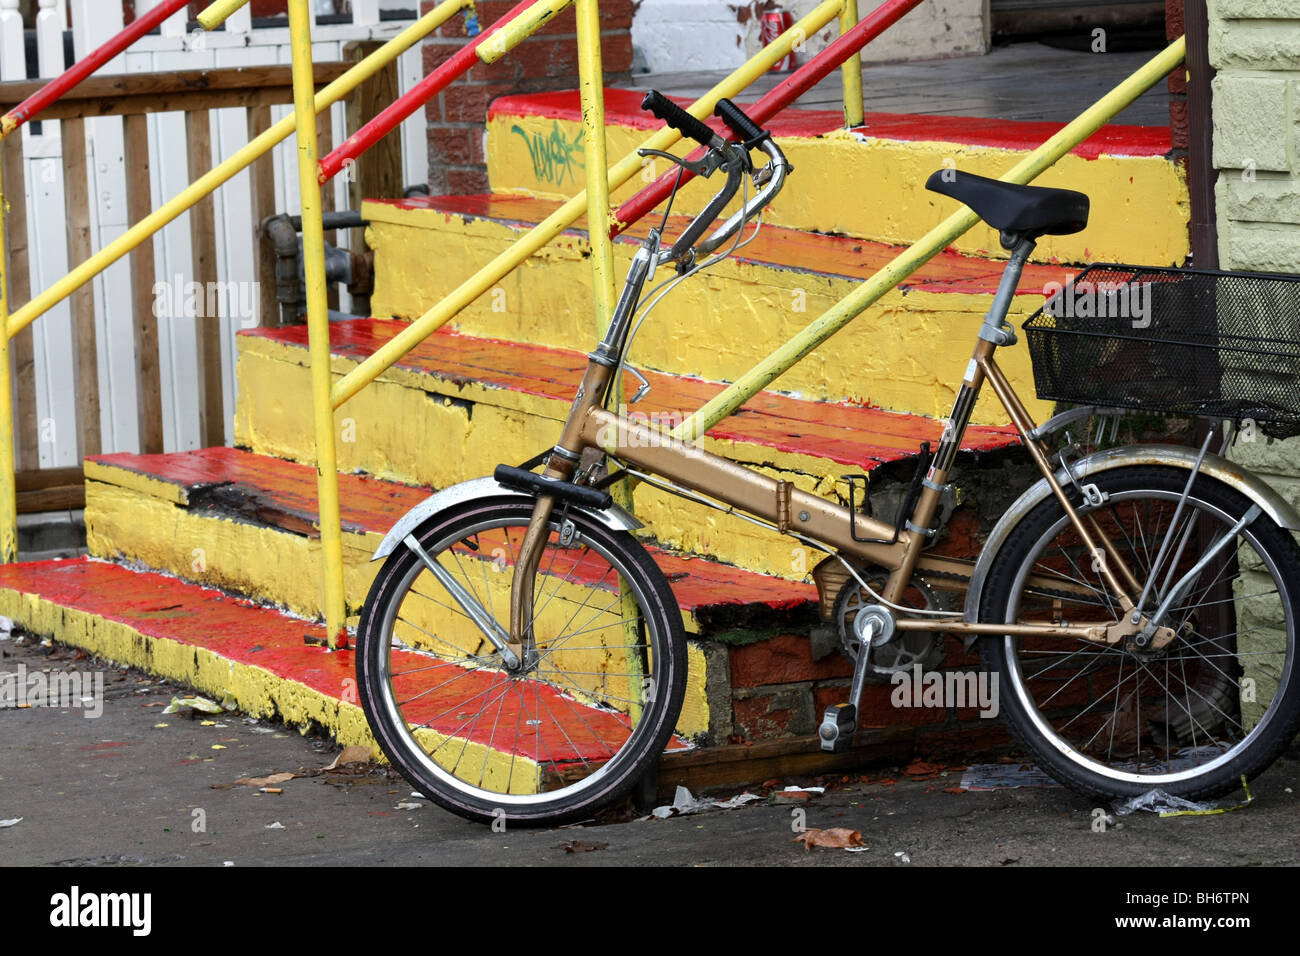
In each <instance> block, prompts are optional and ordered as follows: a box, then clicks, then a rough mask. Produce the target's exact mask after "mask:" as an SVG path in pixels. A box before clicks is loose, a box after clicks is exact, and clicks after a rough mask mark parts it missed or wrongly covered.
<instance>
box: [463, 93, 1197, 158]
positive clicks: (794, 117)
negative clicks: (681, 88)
mask: <svg viewBox="0 0 1300 956" xmlns="http://www.w3.org/2000/svg"><path fill="white" fill-rule="evenodd" d="M644 96H645V93H644V92H642V91H638V90H620V89H606V90H605V121H606V123H607V124H608V125H610V126H626V127H629V128H631V129H644V130H657V129H659V128H660V127H662V126H663V124H662V123H661V122H660V121H659V120H657V119H655V118H654V117H653V116H651V115H650V114H649V113H648V112H646V111H645V110H643V109H642V108H641V100H642V98H643V97H644ZM670 99H673V100H675V101H676V102H677V104H678V105H679V106H682V107H687V106H690V105H691V102H692V101H691V100H689V99H685V98H683V97H670ZM739 105H740V106H741V107H742V108H743V107H744V106H745V104H744V103H741V104H739ZM497 116H544V117H548V118H552V119H559V120H567V121H571V122H575V123H576V122H579V121H580V120H581V118H582V106H581V101H580V94H579V91H578V90H562V91H559V92H555V93H528V94H521V95H518V96H502V97H499V98H498V99H496V100H494V101H493V102H492V107H491V109H490V110H489V111H488V119H489V121H490V120H491V119H493V118H494V117H497ZM865 120H866V121H865V122H864V123H863V124H862V125H861V126H857V127H854V130H855V131H856V132H859V133H863V134H865V135H867V136H874V137H877V138H879V139H895V140H904V141H925V142H939V143H962V144H965V145H968V146H989V147H995V148H999V149H1023V150H1032V149H1035V148H1037V147H1038V146H1039V145H1041V144H1042V143H1044V142H1046V141H1047V140H1048V139H1049V138H1051V137H1052V136H1054V135H1055V134H1056V133H1057V132H1058V131H1059V130H1060V129H1061V128H1062V127H1063V126H1065V124H1064V123H1044V122H1025V121H1023V120H1020V121H1018V120H1006V119H985V118H981V117H974V116H930V115H913V114H908V113H867V114H866V117H865ZM709 123H710V125H711V126H713V127H714V129H716V130H717V131H719V132H723V133H725V132H726V130H725V129H724V128H723V126H722V122H721V121H720V120H717V119H711V120H710V121H709ZM768 127H769V128H770V129H771V130H772V132H773V133H775V134H776V135H777V136H805V137H815V136H821V135H823V134H825V133H829V132H832V131H834V130H841V129H843V128H844V114H843V113H841V112H840V111H839V110H796V109H788V110H784V111H783V112H782V113H781V115H779V116H777V117H775V118H774V119H773V120H772V121H771V122H770V123H769V124H768ZM1172 148H1173V147H1172V139H1171V135H1170V131H1169V127H1167V126H1124V125H1121V124H1115V125H1107V126H1103V127H1102V128H1101V129H1099V130H1098V131H1097V132H1095V133H1093V134H1092V136H1090V137H1088V138H1087V139H1086V140H1084V141H1083V142H1082V143H1080V144H1079V145H1078V146H1076V147H1075V148H1074V150H1073V152H1074V153H1075V154H1076V155H1078V156H1082V157H1083V158H1084V159H1096V158H1097V157H1098V156H1100V155H1102V154H1107V155H1111V156H1166V155H1168V154H1169V152H1170V150H1171V149H1172Z"/></svg>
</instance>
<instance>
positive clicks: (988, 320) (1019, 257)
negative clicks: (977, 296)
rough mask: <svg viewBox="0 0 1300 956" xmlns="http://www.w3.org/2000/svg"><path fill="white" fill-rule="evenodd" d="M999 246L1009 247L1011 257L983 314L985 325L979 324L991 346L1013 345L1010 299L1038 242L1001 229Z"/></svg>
mask: <svg viewBox="0 0 1300 956" xmlns="http://www.w3.org/2000/svg"><path fill="white" fill-rule="evenodd" d="M1002 245H1003V246H1004V247H1005V248H1007V249H1010V250H1011V258H1010V259H1008V260H1007V266H1006V268H1005V269H1003V270H1002V281H1001V282H999V283H998V291H997V294H996V295H995V296H994V297H993V304H992V305H991V306H990V307H989V311H988V313H987V314H986V315H985V316H984V324H983V325H981V326H980V338H981V339H984V340H985V341H986V342H992V343H993V344H994V345H1015V344H1016V331H1015V329H1013V328H1012V327H1011V326H1010V325H1009V324H1007V313H1008V312H1010V311H1011V300H1012V299H1013V298H1014V296H1015V294H1016V288H1017V286H1019V285H1020V273H1021V272H1022V271H1023V270H1024V267H1025V262H1026V261H1027V260H1028V259H1029V256H1030V255H1031V254H1032V253H1033V251H1034V247H1035V246H1036V245H1037V243H1036V242H1035V241H1034V238H1033V237H1032V236H1028V235H1021V234H1016V233H1005V232H1004V233H1003V234H1002Z"/></svg>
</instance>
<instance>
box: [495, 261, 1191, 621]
mask: <svg viewBox="0 0 1300 956" xmlns="http://www.w3.org/2000/svg"><path fill="white" fill-rule="evenodd" d="M1026 244H1027V247H1028V248H1027V249H1024V250H1018V253H1020V252H1023V255H1024V256H1025V257H1027V256H1028V254H1029V251H1031V250H1032V246H1033V244H1032V242H1027V243H1026ZM1022 262H1023V260H1022ZM1012 265H1014V263H1012ZM1014 276H1015V277H1016V278H1018V276H1019V269H1018V268H1016V270H1015V272H1014ZM1012 286H1013V287H1014V280H1013V282H1012ZM990 318H991V319H996V320H997V322H999V323H1000V322H1001V321H1002V320H1003V317H1002V316H990ZM996 350H997V345H996V344H994V342H993V341H991V340H989V339H988V338H985V337H983V336H981V338H980V339H979V341H978V342H977V344H976V346H975V349H974V352H973V353H972V355H971V361H970V364H969V366H968V371H967V373H966V377H965V379H964V380H963V382H962V386H961V388H960V390H959V391H958V395H957V399H956V401H955V403H954V405H953V410H952V413H951V415H950V417H949V419H948V423H947V426H946V427H945V429H944V434H943V437H942V439H941V440H940V445H939V448H938V450H937V451H936V452H935V456H934V459H933V462H932V464H931V467H930V469H929V471H928V473H927V474H926V480H925V483H924V485H923V486H922V489H921V492H920V495H919V496H918V498H917V501H916V506H915V509H914V511H913V513H912V514H911V515H910V516H909V518H910V520H909V521H908V523H907V524H908V527H907V530H903V531H901V532H899V533H898V535H897V540H893V539H894V537H895V535H894V531H895V528H894V526H893V525H889V524H885V523H884V522H882V521H879V520H876V519H874V518H871V517H868V516H866V515H863V514H858V513H854V512H851V511H850V510H849V508H847V507H845V506H843V505H840V504H838V503H836V502H833V501H829V500H827V499H825V498H822V497H820V496H818V495H814V494H811V493H809V492H806V491H801V490H799V489H798V488H796V487H794V486H793V485H792V484H791V483H790V482H787V481H782V480H778V479H775V478H770V477H768V476H767V475H764V474H762V473H761V472H758V471H756V470H754V469H752V468H749V467H746V466H744V465H741V464H737V463H736V462H733V461H730V460H729V459H726V458H723V457H722V456H720V455H715V454H712V453H710V452H707V451H705V450H703V449H702V448H700V447H699V446H698V445H695V444H693V443H689V442H686V441H683V440H681V439H679V438H676V437H673V436H672V435H670V434H668V433H667V432H664V431H659V430H656V429H653V428H650V427H647V426H646V425H644V424H640V423H637V422H635V421H632V420H630V419H628V418H627V417H626V416H625V415H622V414H618V413H614V412H610V411H608V410H607V409H606V408H604V407H603V399H604V396H605V395H606V392H607V390H608V388H609V386H610V384H611V380H612V375H613V371H614V370H613V369H612V368H610V367H609V366H607V365H605V364H602V363H601V362H598V361H596V360H595V359H594V358H592V359H590V360H589V361H588V365H587V370H586V373H585V375H584V376H583V380H582V384H581V385H580V386H579V388H578V392H577V395H576V397H575V400H574V404H573V407H572V409H571V411H570V413H569V417H568V419H567V420H566V422H565V425H564V430H563V433H562V434H561V437H560V440H559V442H558V443H557V444H556V449H555V453H553V454H552V455H551V456H550V460H549V462H548V464H547V467H546V469H545V472H544V474H545V476H546V477H548V478H553V479H558V480H561V481H568V480H571V479H572V478H573V476H574V474H575V472H576V470H577V466H578V462H579V461H580V460H581V458H582V455H583V452H585V451H587V450H589V449H594V450H597V451H600V452H603V453H605V454H606V455H609V456H610V457H611V458H613V459H615V460H617V461H618V462H621V463H624V464H626V465H629V466H633V467H635V468H638V469H641V470H643V471H644V472H646V473H648V474H650V475H654V476H657V477H660V478H664V479H666V480H668V481H670V482H672V483H673V484H675V485H678V486H680V487H682V488H684V489H686V490H687V491H690V492H695V493H697V494H701V495H704V496H707V497H708V498H711V499H714V500H715V501H717V502H720V503H722V504H724V505H729V506H731V507H732V508H734V509H736V510H738V511H741V512H744V513H745V514H748V515H750V516H752V517H754V518H757V519H759V520H760V521H762V522H764V523H767V524H770V525H772V526H773V527H774V528H775V529H776V530H777V531H778V532H780V533H782V534H786V533H789V534H793V535H796V536H798V537H799V538H801V539H810V540H811V541H812V542H815V543H817V544H819V545H824V546H827V548H828V550H831V551H833V552H838V553H840V554H842V555H847V556H848V557H850V558H854V559H858V560H859V561H860V562H863V563H866V564H870V565H874V566H877V567H880V568H884V569H885V570H887V571H888V572H889V579H888V581H887V583H886V585H885V587H884V589H883V590H882V592H881V596H882V597H883V598H884V599H885V600H886V601H888V602H892V603H898V602H899V601H900V599H901V598H902V595H903V593H904V591H905V590H906V588H907V586H908V583H909V582H910V581H911V580H912V579H913V577H914V576H916V577H920V578H921V579H923V580H925V581H926V583H927V584H928V585H931V586H933V587H935V588H938V589H943V590H965V585H966V584H967V583H969V580H970V576H971V570H972V568H973V567H974V564H973V562H971V561H967V560H963V559H960V558H950V557H942V556H937V555H927V554H924V553H923V549H924V547H925V544H926V542H927V540H928V537H929V535H927V534H926V533H925V531H924V530H918V529H928V528H929V527H930V525H931V523H932V522H933V520H934V516H935V513H936V511H937V510H938V506H939V500H940V496H941V489H942V487H943V486H944V484H945V483H946V481H947V478H948V475H949V472H950V471H951V468H952V465H953V462H954V459H955V457H956V453H957V451H958V449H960V447H961V441H962V438H963V437H964V435H965V433H966V428H967V426H968V425H969V423H970V417H971V412H972V410H973V409H974V407H975V402H976V399H977V398H978V397H979V393H980V390H981V389H982V387H983V385H984V383H985V382H986V381H987V382H988V383H989V385H990V386H991V387H992V388H993V391H994V393H995V394H996V395H997V397H998V400H999V401H1000V402H1001V403H1002V405H1003V407H1004V408H1005V409H1006V411H1007V414H1008V415H1009V416H1010V418H1011V421H1012V423H1013V424H1014V425H1015V427H1016V430H1017V431H1018V432H1019V434H1020V439H1021V443H1022V444H1024V445H1025V447H1026V448H1028V450H1029V452H1030V455H1031V457H1032V458H1033V460H1034V463H1035V465H1036V466H1037V467H1038V470H1039V471H1040V472H1041V473H1042V474H1043V477H1044V478H1045V479H1046V480H1047V482H1048V484H1049V485H1050V486H1051V488H1052V491H1053V493H1054V494H1055V495H1056V498H1057V500H1058V501H1059V502H1060V503H1061V506H1062V507H1063V508H1064V509H1065V512H1066V514H1067V515H1068V516H1069V518H1070V521H1071V523H1072V524H1073V526H1074V528H1075V530H1076V531H1077V532H1078V534H1079V537H1080V540H1081V542H1082V544H1083V548H1084V550H1085V552H1086V553H1089V554H1091V555H1093V557H1094V568H1095V569H1096V570H1098V571H1099V572H1100V574H1101V576H1102V577H1103V579H1104V580H1105V582H1106V584H1107V585H1108V586H1109V587H1110V588H1111V589H1112V590H1113V592H1114V593H1115V594H1116V595H1117V600H1118V603H1119V604H1120V606H1121V607H1122V608H1123V610H1124V614H1123V615H1122V619H1121V620H1120V621H1119V622H1117V623H1111V624H1107V623H1091V624H1088V623H1084V624H1064V623H1062V624H1043V623H1037V624H1035V623H1021V624H998V623H978V622H970V621H959V620H954V619H941V618H940V619H936V618H934V617H924V618H920V617H918V618H911V619H909V618H906V617H902V618H900V619H898V620H896V622H895V626H896V627H897V628H898V629H899V630H903V631H906V630H925V631H944V632H948V633H956V634H964V635H980V634H989V635H1008V634H1010V635H1039V636H1047V637H1055V638H1062V639H1078V640H1086V641H1093V642H1106V643H1116V642H1118V641H1120V640H1122V639H1123V638H1124V637H1127V636H1129V635H1131V634H1134V633H1136V632H1137V631H1139V630H1140V629H1141V628H1142V627H1143V626H1144V625H1145V624H1146V618H1145V617H1144V616H1139V617H1138V619H1137V620H1134V619H1133V616H1132V614H1130V612H1131V611H1132V610H1133V609H1134V607H1135V602H1134V597H1135V596H1136V594H1137V593H1138V592H1139V591H1140V590H1141V585H1140V584H1138V582H1137V580H1136V578H1135V577H1134V576H1133V574H1132V572H1131V570H1130V569H1129V568H1128V566H1127V565H1126V563H1125V562H1124V560H1123V558H1122V557H1121V555H1120V554H1119V552H1118V551H1117V550H1116V549H1115V548H1114V546H1113V545H1112V544H1111V542H1110V541H1109V540H1107V539H1106V537H1105V536H1104V535H1103V534H1102V533H1101V530H1100V528H1099V527H1098V526H1097V524H1096V522H1095V520H1094V519H1093V518H1092V517H1091V516H1082V515H1080V514H1079V513H1078V511H1077V510H1076V509H1075V507H1074V505H1073V504H1072V503H1071V501H1070V499H1069V496H1068V495H1067V494H1066V491H1065V489H1064V488H1063V487H1062V486H1061V484H1060V482H1059V481H1058V480H1057V478H1056V473H1055V471H1054V469H1053V468H1052V466H1051V462H1050V460H1049V457H1048V453H1047V451H1046V450H1045V449H1044V448H1043V446H1042V444H1041V442H1040V441H1039V440H1037V439H1035V438H1032V437H1031V432H1033V431H1034V429H1035V427H1036V424H1035V422H1034V420H1033V418H1032V416H1031V415H1030V414H1029V412H1028V411H1027V410H1026V408H1025V406H1024V404H1023V403H1022V402H1021V401H1020V398H1019V396H1018V395H1017V394H1016V392H1015V389H1014V388H1013V387H1012V385H1011V383H1010V382H1009V381H1008V379H1007V377H1006V376H1005V375H1004V374H1003V372H1002V370H1001V369H1000V368H999V367H998V365H997V363H996V362H995V361H994V357H993V356H994V353H995V352H996ZM555 503H556V500H555V498H554V497H551V496H542V497H540V498H539V499H538V504H537V507H536V509H535V512H534V515H533V520H532V522H531V523H530V525H529V528H528V533H527V534H526V536H525V539H524V543H523V545H522V546H521V549H520V555H519V559H518V561H517V562H516V566H515V578H514V587H513V591H512V594H513V598H512V602H511V629H510V634H511V643H512V646H513V645H516V644H521V643H522V642H523V641H524V639H525V638H526V636H527V634H526V630H527V629H526V626H525V622H527V621H529V620H530V619H531V617H532V609H531V601H530V596H531V595H532V593H533V588H532V576H533V575H534V574H535V573H536V567H537V561H538V560H539V558H540V553H541V546H542V544H543V543H544V541H545V540H546V537H547V535H548V531H547V526H548V523H549V521H550V518H551V515H552V513H553V511H554V508H555ZM864 538H866V539H869V540H867V541H863V540H862V539H864ZM1029 583H1030V584H1037V585H1038V586H1047V585H1050V586H1051V587H1052V588H1054V589H1056V590H1062V591H1067V592H1069V591H1076V590H1077V591H1078V592H1080V593H1091V592H1090V591H1088V590H1087V589H1086V588H1084V587H1081V586H1079V585H1075V584H1070V583H1068V582H1061V581H1057V580H1050V581H1049V580H1048V579H1046V578H1039V577H1037V576H1034V575H1031V576H1030V578H1029ZM1172 636H1173V634H1172V632H1171V631H1170V630H1169V629H1168V628H1159V629H1157V638H1156V641H1157V643H1158V644H1163V643H1164V642H1165V640H1167V639H1172Z"/></svg>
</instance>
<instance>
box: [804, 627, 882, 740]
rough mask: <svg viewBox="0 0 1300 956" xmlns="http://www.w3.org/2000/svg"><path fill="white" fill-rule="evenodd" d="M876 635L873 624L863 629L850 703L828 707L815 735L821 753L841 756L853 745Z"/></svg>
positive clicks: (854, 669)
mask: <svg viewBox="0 0 1300 956" xmlns="http://www.w3.org/2000/svg"><path fill="white" fill-rule="evenodd" d="M875 634H876V624H875V622H874V621H873V622H869V623H868V624H867V625H866V627H865V628H864V629H863V633H862V634H861V635H860V638H861V639H860V640H859V642H858V658H857V661H856V662H855V663H854V665H853V684H852V685H851V686H850V688H849V701H848V703H846V704H831V705H830V706H828V707H827V708H826V713H825V714H823V715H822V723H821V727H819V728H818V730H817V736H818V737H820V738H821V743H822V750H825V751H827V752H828V753H840V752H842V751H845V750H848V749H849V745H850V744H852V743H853V735H854V733H855V732H856V731H857V729H858V704H859V702H860V701H861V700H862V686H863V684H865V683H866V676H867V668H868V667H870V666H871V663H870V662H871V649H872V638H874V637H875Z"/></svg>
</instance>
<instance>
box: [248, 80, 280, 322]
mask: <svg viewBox="0 0 1300 956" xmlns="http://www.w3.org/2000/svg"><path fill="white" fill-rule="evenodd" d="M270 128H271V107H269V106H254V107H250V108H249V110H248V141H249V142H250V143H251V142H252V141H253V140H255V139H257V137H259V136H261V135H262V134H263V133H265V132H266V131H267V130H268V129H270ZM248 176H249V180H248V193H249V201H250V202H251V203H252V204H253V230H254V235H253V237H252V239H253V244H254V246H255V247H256V248H257V250H258V255H257V282H258V299H259V301H260V302H261V304H262V305H261V311H262V319H261V324H262V326H263V327H265V328H271V329H274V328H278V327H279V325H280V300H279V298H278V297H277V296H276V285H275V256H274V254H273V252H272V249H271V244H270V243H269V242H267V240H266V237H265V236H263V235H262V220H263V219H265V218H266V217H267V216H271V215H274V214H275V212H276V209H275V158H274V157H273V156H272V155H271V154H270V153H267V154H266V155H265V156H263V157H262V158H261V159H258V160H256V161H255V162H254V163H253V164H252V165H251V166H249V167H248Z"/></svg>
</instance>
